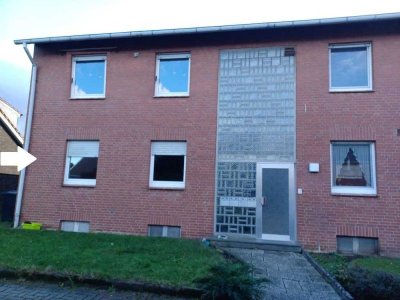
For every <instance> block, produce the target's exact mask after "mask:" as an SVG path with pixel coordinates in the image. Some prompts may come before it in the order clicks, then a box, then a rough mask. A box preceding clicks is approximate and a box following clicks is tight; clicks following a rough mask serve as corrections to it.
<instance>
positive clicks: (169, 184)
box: [149, 141, 187, 189]
mask: <svg viewBox="0 0 400 300" xmlns="http://www.w3.org/2000/svg"><path fill="white" fill-rule="evenodd" d="M157 143H158V144H163V146H164V147H165V148H166V149H167V151H166V152H163V151H153V147H155V146H154V145H155V144H157ZM178 144H180V145H178ZM183 144H184V145H183ZM177 146H181V147H184V152H182V151H180V150H178V151H176V150H174V147H177ZM155 152H157V153H155ZM155 155H182V156H183V181H161V180H153V177H154V156H155ZM186 155H187V143H186V142H170V141H165V142H162V141H154V142H151V159H150V178H149V187H150V188H160V189H184V188H185V183H186Z"/></svg>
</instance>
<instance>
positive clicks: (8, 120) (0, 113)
mask: <svg viewBox="0 0 400 300" xmlns="http://www.w3.org/2000/svg"><path fill="white" fill-rule="evenodd" d="M20 116H21V113H20V112H19V111H18V110H16V109H15V108H14V107H12V106H11V105H10V104H9V103H7V102H6V101H5V100H4V99H2V98H0V122H1V123H2V124H3V125H4V127H5V128H6V130H7V132H8V134H9V135H10V136H11V138H12V139H13V140H14V141H15V142H16V143H17V144H18V145H19V146H22V144H23V143H24V139H23V138H22V136H21V134H20V132H19V131H18V128H17V121H18V118H19V117H20Z"/></svg>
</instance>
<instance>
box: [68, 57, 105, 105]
mask: <svg viewBox="0 0 400 300" xmlns="http://www.w3.org/2000/svg"><path fill="white" fill-rule="evenodd" d="M105 90H106V56H102V55H100V56H75V57H73V59H72V83H71V98H73V99H85V98H86V99H87V98H104V97H105V94H106V92H105Z"/></svg>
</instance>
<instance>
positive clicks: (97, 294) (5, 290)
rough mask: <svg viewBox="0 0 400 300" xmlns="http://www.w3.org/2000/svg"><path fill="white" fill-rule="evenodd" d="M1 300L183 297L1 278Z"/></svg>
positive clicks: (103, 299)
mask: <svg viewBox="0 0 400 300" xmlns="http://www.w3.org/2000/svg"><path fill="white" fill-rule="evenodd" d="M0 299H1V300H16V299H18V300H128V299H129V300H131V299H144V300H162V299H166V300H167V299H169V300H175V299H176V300H177V299H182V298H176V297H169V296H164V295H156V294H151V293H135V292H129V291H112V292H109V291H108V290H102V289H95V288H88V287H86V286H74V287H61V286H58V285H57V284H52V283H43V282H27V281H11V280H0Z"/></svg>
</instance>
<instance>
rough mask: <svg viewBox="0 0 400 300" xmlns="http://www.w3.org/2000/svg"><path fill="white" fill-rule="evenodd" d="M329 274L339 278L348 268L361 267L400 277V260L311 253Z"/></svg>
mask: <svg viewBox="0 0 400 300" xmlns="http://www.w3.org/2000/svg"><path fill="white" fill-rule="evenodd" d="M310 254H311V255H312V257H314V259H315V260H316V261H317V262H318V263H319V264H320V265H321V266H322V267H323V268H324V269H325V270H326V271H328V272H329V273H331V274H332V275H334V276H335V277H338V276H340V275H342V274H343V273H344V272H345V270H346V268H347V267H355V266H357V267H361V268H363V269H367V270H370V271H383V272H387V273H390V274H393V275H398V276H400V259H399V258H388V257H379V256H366V257H347V256H343V255H339V254H322V253H310Z"/></svg>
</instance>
